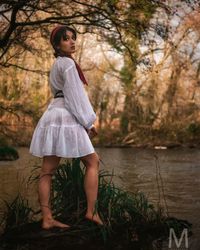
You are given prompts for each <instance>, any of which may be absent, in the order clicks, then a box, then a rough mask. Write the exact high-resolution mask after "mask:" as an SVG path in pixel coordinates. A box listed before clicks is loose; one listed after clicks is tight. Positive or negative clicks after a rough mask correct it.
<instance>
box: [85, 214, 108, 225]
mask: <svg viewBox="0 0 200 250" xmlns="http://www.w3.org/2000/svg"><path fill="white" fill-rule="evenodd" d="M85 218H86V219H88V220H90V221H92V222H95V223H96V224H98V225H100V226H103V225H104V223H103V221H102V220H101V218H100V217H99V215H98V214H94V215H93V214H89V213H87V214H86V215H85Z"/></svg>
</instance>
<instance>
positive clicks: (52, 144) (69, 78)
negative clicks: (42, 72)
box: [29, 56, 96, 158]
mask: <svg viewBox="0 0 200 250" xmlns="http://www.w3.org/2000/svg"><path fill="white" fill-rule="evenodd" d="M49 82H50V87H51V91H52V94H53V95H55V94H56V92H57V91H58V90H62V92H63V94H64V98H63V97H59V98H54V99H53V100H51V102H50V104H49V105H48V107H47V109H46V111H45V112H44V113H43V115H42V117H41V118H40V120H39V122H38V124H37V126H36V128H35V130H34V133H33V136H32V140H31V144H30V149H29V152H30V153H31V154H32V155H35V156H38V157H43V156H45V155H57V156H60V157H65V158H76V157H81V156H84V155H87V154H91V153H93V152H95V150H94V147H93V145H92V143H91V140H90V138H89V136H88V134H87V132H86V130H85V128H87V129H89V128H91V127H92V125H93V123H94V121H95V120H96V114H95V112H94V110H93V108H92V106H91V103H90V100H89V98H88V96H87V93H86V90H85V88H84V85H83V83H82V81H81V79H80V77H79V74H78V71H77V69H76V65H75V62H74V61H73V60H72V59H71V58H69V57H60V56H58V57H57V58H56V60H55V62H54V64H53V65H52V68H51V71H50V76H49Z"/></svg>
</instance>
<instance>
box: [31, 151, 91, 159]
mask: <svg viewBox="0 0 200 250" xmlns="http://www.w3.org/2000/svg"><path fill="white" fill-rule="evenodd" d="M29 153H30V154H31V155H33V156H36V157H39V158H43V157H44V156H53V155H54V156H57V157H62V158H79V157H83V156H86V155H89V154H93V153H95V150H93V151H91V152H89V153H86V154H81V155H79V156H77V155H74V156H73V155H71V156H66V155H59V154H45V153H44V154H43V155H39V154H36V153H31V152H29Z"/></svg>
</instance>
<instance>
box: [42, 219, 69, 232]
mask: <svg viewBox="0 0 200 250" xmlns="http://www.w3.org/2000/svg"><path fill="white" fill-rule="evenodd" d="M54 227H59V228H70V226H69V225H67V224H63V223H61V222H60V221H57V220H54V219H53V218H51V219H46V220H43V222H42V228H43V229H51V228H54Z"/></svg>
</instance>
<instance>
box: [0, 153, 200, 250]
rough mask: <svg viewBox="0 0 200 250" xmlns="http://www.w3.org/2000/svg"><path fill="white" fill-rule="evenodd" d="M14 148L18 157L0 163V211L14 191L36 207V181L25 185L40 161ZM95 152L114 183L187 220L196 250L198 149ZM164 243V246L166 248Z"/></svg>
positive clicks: (199, 241) (199, 235)
mask: <svg viewBox="0 0 200 250" xmlns="http://www.w3.org/2000/svg"><path fill="white" fill-rule="evenodd" d="M18 151H19V154H20V158H19V159H18V160H16V161H13V162H0V208H1V210H0V212H1V213H3V211H4V209H5V206H4V203H3V202H2V199H5V200H12V199H13V198H14V197H15V195H16V194H17V192H18V191H20V192H21V193H22V195H23V196H25V197H27V199H29V200H30V205H31V206H32V207H33V208H37V207H38V202H37V187H36V186H34V185H36V184H34V185H31V186H30V185H27V180H28V177H29V176H30V173H31V169H32V167H33V166H38V167H39V166H40V165H41V161H42V160H41V159H40V158H37V157H33V156H31V155H30V154H29V153H28V148H18ZM96 151H97V153H98V154H99V156H100V158H101V160H102V163H101V164H100V168H101V169H107V170H110V171H112V170H114V174H115V175H116V177H115V179H114V181H115V183H116V184H117V185H119V186H121V187H123V188H124V189H125V190H128V191H136V190H139V191H142V192H144V193H145V194H146V195H147V197H148V199H149V200H150V201H151V202H152V203H153V204H154V205H155V206H156V205H157V204H158V203H159V204H161V205H162V206H163V207H165V209H167V210H168V212H169V215H170V216H176V217H177V218H181V219H186V220H188V221H190V222H191V223H192V224H193V233H194V235H193V236H192V237H190V238H189V249H191V250H198V249H200V216H199V215H200V149H173V150H172V149H171V150H154V149H133V148H96ZM156 159H158V160H156ZM62 161H64V159H62ZM161 184H162V185H163V189H162V188H161ZM165 201H166V202H165ZM167 244H168V243H167V242H166V246H165V247H164V249H168V247H167Z"/></svg>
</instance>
